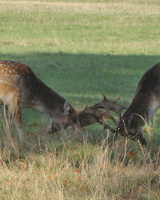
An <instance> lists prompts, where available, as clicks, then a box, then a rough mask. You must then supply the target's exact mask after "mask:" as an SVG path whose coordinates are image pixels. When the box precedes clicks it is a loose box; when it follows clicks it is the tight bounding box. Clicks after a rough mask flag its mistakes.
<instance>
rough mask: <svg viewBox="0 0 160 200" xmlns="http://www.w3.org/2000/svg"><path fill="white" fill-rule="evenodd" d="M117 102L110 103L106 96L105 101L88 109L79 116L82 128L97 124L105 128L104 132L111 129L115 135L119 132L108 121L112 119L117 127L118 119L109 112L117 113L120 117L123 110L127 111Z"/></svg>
mask: <svg viewBox="0 0 160 200" xmlns="http://www.w3.org/2000/svg"><path fill="white" fill-rule="evenodd" d="M118 99H119V98H118ZM118 99H117V100H118ZM117 100H116V101H109V100H108V99H107V98H106V97H105V96H104V100H103V101H102V102H101V103H97V104H95V105H93V106H90V107H86V108H85V109H84V110H82V111H81V112H80V113H79V115H78V117H79V122H80V126H81V127H85V126H89V125H91V124H94V123H96V122H97V123H99V124H101V125H103V126H104V129H103V130H105V129H109V130H111V131H112V132H114V133H115V132H117V131H116V130H114V129H113V128H111V127H110V126H109V125H108V123H107V122H106V119H111V120H112V121H113V122H114V124H115V125H116V126H117V124H118V123H117V121H116V119H115V118H114V117H113V116H112V115H111V114H110V112H109V110H112V111H114V112H115V113H117V115H118V116H119V117H120V115H121V114H120V113H121V110H123V109H125V107H124V106H121V105H119V104H117ZM98 109H105V110H106V111H105V112H104V111H101V110H98Z"/></svg>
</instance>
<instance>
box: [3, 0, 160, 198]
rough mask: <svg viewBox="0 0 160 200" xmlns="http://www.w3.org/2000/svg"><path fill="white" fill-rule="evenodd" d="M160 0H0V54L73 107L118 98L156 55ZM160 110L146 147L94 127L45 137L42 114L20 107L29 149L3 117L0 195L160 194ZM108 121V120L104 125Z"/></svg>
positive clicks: (126, 97) (125, 100)
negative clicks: (8, 131) (25, 67)
mask: <svg viewBox="0 0 160 200" xmlns="http://www.w3.org/2000/svg"><path fill="white" fill-rule="evenodd" d="M159 21H160V2H159V0H128V1H126V0H99V1H98V0H86V1H85V0H56V1H54V0H46V1H43V0H34V1H32V0H26V1H21V0H17V1H14V0H10V1H9V0H5V1H2V0H0V60H12V61H17V62H22V63H25V64H27V65H29V66H30V67H31V68H32V69H33V71H34V72H35V73H36V74H37V76H38V77H39V78H40V79H41V80H42V81H43V82H44V83H46V84H47V85H48V86H49V87H51V88H52V89H53V90H55V91H56V92H58V93H59V94H60V95H62V96H63V97H64V98H65V99H67V100H68V101H69V102H70V104H71V105H72V106H73V107H74V108H75V109H76V110H79V111H80V110H82V109H83V108H85V106H86V105H88V106H89V105H93V104H95V103H97V102H100V101H101V100H102V99H103V94H105V95H106V97H107V98H108V99H111V100H114V99H117V98H118V97H120V100H119V103H120V104H123V105H125V106H127V107H128V106H129V104H130V102H131V100H132V98H133V95H134V92H135V89H136V86H137V84H138V81H139V80H140V78H141V77H142V75H143V74H144V73H145V71H146V70H147V69H149V68H150V67H152V66H153V65H154V64H156V63H158V62H159V61H160V55H159V54H160V37H159V36H160V25H159ZM159 122H160V111H157V112H156V114H155V116H154V117H153V119H152V120H151V121H150V123H149V124H146V125H145V127H144V131H145V134H146V137H147V139H148V145H147V146H146V147H142V146H141V145H140V144H139V143H138V142H133V141H130V140H129V141H128V140H125V139H124V138H122V137H118V138H117V139H116V141H115V142H113V140H114V135H113V134H112V133H110V132H109V131H108V132H107V131H105V132H104V133H103V134H102V133H101V131H102V127H101V126H99V125H96V124H95V125H92V126H89V127H87V128H86V129H84V130H79V131H78V132H73V131H72V130H70V129H67V130H63V131H61V132H60V133H57V134H55V135H48V136H46V135H45V129H46V126H47V125H48V123H49V119H48V118H46V117H45V116H43V115H42V114H40V113H38V112H36V111H33V110H27V109H26V110H23V123H24V131H25V133H26V137H27V142H26V146H25V147H23V148H19V147H18V146H17V143H18V139H17V133H16V130H13V132H12V143H10V141H9V140H8V139H7V135H6V127H5V121H4V119H3V112H1V113H0V199H2V200H7V199H8V200H10V199H12V200H13V199H15V200H22V199H23V200H28V199H30V200H37V199H38V200H42V199H43V200H45V199H46V200H47V199H53V200H67V199H68V200H104V199H106V200H128V199H134V200H136V199H137V200H152V199H153V200H158V199H160V126H159ZM108 123H110V122H109V121H108Z"/></svg>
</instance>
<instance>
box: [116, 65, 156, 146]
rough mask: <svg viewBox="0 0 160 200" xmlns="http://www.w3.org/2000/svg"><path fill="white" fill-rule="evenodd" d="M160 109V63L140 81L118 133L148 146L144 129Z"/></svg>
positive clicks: (122, 118) (119, 125)
mask: <svg viewBox="0 0 160 200" xmlns="http://www.w3.org/2000/svg"><path fill="white" fill-rule="evenodd" d="M159 107H160V63H158V64H156V65H154V66H153V67H151V68H150V69H148V70H147V71H146V72H145V73H144V75H143V76H142V78H141V79H140V81H139V83H138V86H137V88H136V91H135V94H134V98H133V100H132V102H131V104H130V106H129V107H128V109H127V110H126V111H125V113H124V114H123V116H122V117H121V118H120V120H119V123H118V126H117V131H116V132H118V133H119V134H120V135H121V136H124V137H129V138H131V139H132V140H134V141H139V142H140V143H141V144H142V145H147V139H146V137H145V135H144V133H143V130H142V127H143V126H144V125H145V123H148V122H149V120H150V119H151V118H152V117H153V115H154V113H155V112H156V111H157V110H158V109H159Z"/></svg>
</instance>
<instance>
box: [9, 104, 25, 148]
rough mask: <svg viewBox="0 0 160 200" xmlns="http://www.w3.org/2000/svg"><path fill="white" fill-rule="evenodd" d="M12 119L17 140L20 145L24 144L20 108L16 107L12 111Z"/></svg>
mask: <svg viewBox="0 0 160 200" xmlns="http://www.w3.org/2000/svg"><path fill="white" fill-rule="evenodd" d="M12 117H13V119H14V123H15V125H16V128H17V133H18V138H19V141H20V143H21V144H23V143H24V140H25V137H24V133H23V128H22V126H23V125H22V113H21V108H20V107H19V106H18V105H17V107H16V109H14V110H13V111H12Z"/></svg>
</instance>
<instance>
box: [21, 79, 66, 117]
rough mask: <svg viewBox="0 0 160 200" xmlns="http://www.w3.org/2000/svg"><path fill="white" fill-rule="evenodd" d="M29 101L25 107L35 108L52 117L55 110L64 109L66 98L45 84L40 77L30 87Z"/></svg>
mask: <svg viewBox="0 0 160 200" xmlns="http://www.w3.org/2000/svg"><path fill="white" fill-rule="evenodd" d="M28 97H29V98H28V100H27V103H25V104H24V107H28V108H31V109H35V110H37V111H39V112H41V113H44V114H46V115H48V116H50V117H52V116H53V115H54V114H55V112H59V111H63V106H64V103H65V101H66V100H65V99H64V98H63V97H62V96H60V95H59V94H57V93H56V92H54V91H53V90H52V89H51V88H49V87H48V86H47V85H45V84H44V83H43V82H42V81H41V80H40V79H38V78H37V79H36V81H34V83H32V88H30V94H29V96H28Z"/></svg>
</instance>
